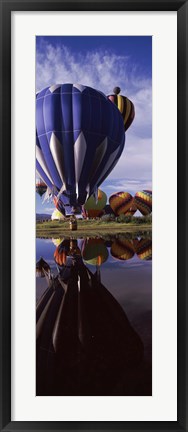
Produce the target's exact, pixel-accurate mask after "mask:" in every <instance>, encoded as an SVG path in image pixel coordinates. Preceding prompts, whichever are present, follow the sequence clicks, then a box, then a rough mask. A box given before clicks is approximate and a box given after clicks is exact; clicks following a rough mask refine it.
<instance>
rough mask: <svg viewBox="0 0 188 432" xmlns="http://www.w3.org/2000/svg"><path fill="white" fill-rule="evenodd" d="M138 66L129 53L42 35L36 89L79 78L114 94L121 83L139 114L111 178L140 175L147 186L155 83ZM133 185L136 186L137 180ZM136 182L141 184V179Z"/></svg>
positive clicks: (38, 53)
mask: <svg viewBox="0 0 188 432" xmlns="http://www.w3.org/2000/svg"><path fill="white" fill-rule="evenodd" d="M138 70H139V68H138V67H137V65H136V64H133V63H132V61H131V58H130V57H129V56H126V55H118V54H117V53H116V52H113V51H109V50H102V49H101V50H98V51H95V50H90V51H88V52H86V53H84V54H83V53H82V52H81V51H80V52H73V51H71V50H70V49H68V48H67V46H65V44H62V43H59V44H57V45H55V46H54V45H51V44H50V43H49V42H46V41H45V40H44V39H42V38H41V40H40V44H39V47H38V51H37V62H36V90H37V91H39V90H41V89H42V88H44V87H46V86H49V85H52V84H55V83H62V82H72V83H73V82H79V83H82V84H85V85H89V86H91V87H94V88H97V89H99V90H100V91H103V92H104V93H105V94H110V93H111V92H112V89H113V87H114V86H115V85H118V86H120V87H121V90H122V92H121V93H122V94H125V95H127V96H128V97H129V98H130V99H131V100H132V101H133V103H134V105H135V111H136V116H135V120H134V122H133V124H132V125H131V127H130V129H129V130H128V131H127V133H126V143H125V149H124V151H123V153H122V156H121V158H120V160H119V162H118V164H117V166H116V167H115V168H114V170H113V171H112V173H111V174H110V176H109V179H118V178H127V179H129V181H134V179H136V180H135V182H136V181H137V179H139V180H142V182H144V181H145V184H144V187H145V188H146V187H147V185H149V184H150V185H151V177H152V83H151V79H150V78H148V77H147V76H143V75H141V74H140V73H139V72H138ZM131 185H132V189H133V185H134V183H131ZM135 185H136V186H135V188H137V185H138V182H137V183H135ZM113 187H114V186H113ZM122 187H123V185H122ZM135 190H136V189H135ZM48 211H49V209H48Z"/></svg>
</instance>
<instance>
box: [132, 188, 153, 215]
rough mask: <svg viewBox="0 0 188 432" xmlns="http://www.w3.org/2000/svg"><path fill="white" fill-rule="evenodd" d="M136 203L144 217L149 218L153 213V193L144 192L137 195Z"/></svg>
mask: <svg viewBox="0 0 188 432" xmlns="http://www.w3.org/2000/svg"><path fill="white" fill-rule="evenodd" d="M134 199H135V203H136V206H137V209H138V210H139V211H140V213H142V215H143V216H147V215H149V214H150V213H151V212H152V191H150V190H143V191H142V192H137V193H136V194H135V197H134Z"/></svg>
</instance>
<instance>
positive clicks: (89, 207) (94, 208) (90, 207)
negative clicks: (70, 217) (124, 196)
mask: <svg viewBox="0 0 188 432" xmlns="http://www.w3.org/2000/svg"><path fill="white" fill-rule="evenodd" d="M106 201H107V196H106V194H105V193H104V192H103V191H102V190H101V189H98V196H97V200H96V199H95V197H94V196H93V195H92V196H91V197H90V198H89V199H88V200H87V201H86V203H85V204H84V210H85V213H86V216H87V217H89V218H95V217H98V216H101V215H102V214H103V213H104V211H103V209H104V207H105V205H106Z"/></svg>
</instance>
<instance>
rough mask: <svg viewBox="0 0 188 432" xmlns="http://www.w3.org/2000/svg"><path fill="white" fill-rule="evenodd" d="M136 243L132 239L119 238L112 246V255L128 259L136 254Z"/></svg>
mask: <svg viewBox="0 0 188 432" xmlns="http://www.w3.org/2000/svg"><path fill="white" fill-rule="evenodd" d="M134 253H135V251H134V244H133V241H132V240H127V239H117V240H115V241H114V242H113V244H112V247H111V255H112V256H113V258H116V259H118V260H121V261H126V260H129V259H131V258H132V257H133V256H134Z"/></svg>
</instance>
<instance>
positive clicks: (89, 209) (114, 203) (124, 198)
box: [51, 189, 152, 220]
mask: <svg viewBox="0 0 188 432" xmlns="http://www.w3.org/2000/svg"><path fill="white" fill-rule="evenodd" d="M106 203H107V195H106V194H105V192H103V191H102V190H101V189H98V196H97V200H96V199H95V198H94V197H93V196H91V197H90V198H89V199H88V200H87V201H86V203H85V204H84V206H83V208H82V216H83V218H91V219H95V218H98V217H101V216H103V215H105V214H106V213H107V212H108V214H109V213H111V214H114V215H115V216H116V217H118V216H120V215H125V216H133V215H134V214H135V213H136V211H137V210H139V212H140V213H141V214H142V215H143V216H148V215H149V214H151V212H152V191H149V190H143V191H140V192H137V193H136V194H135V196H134V197H133V196H132V195H131V194H130V193H129V192H116V193H114V194H112V195H111V196H110V198H109V204H110V205H106ZM51 218H52V220H62V219H63V218H64V216H63V215H62V213H61V212H60V211H59V210H57V209H55V210H54V212H53V213H52V217H51Z"/></svg>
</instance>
